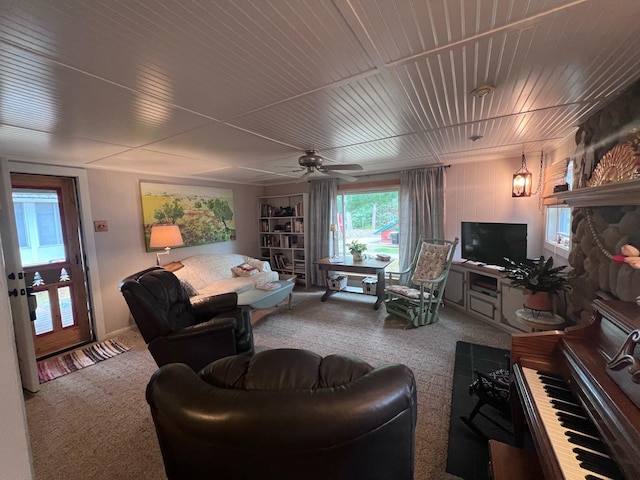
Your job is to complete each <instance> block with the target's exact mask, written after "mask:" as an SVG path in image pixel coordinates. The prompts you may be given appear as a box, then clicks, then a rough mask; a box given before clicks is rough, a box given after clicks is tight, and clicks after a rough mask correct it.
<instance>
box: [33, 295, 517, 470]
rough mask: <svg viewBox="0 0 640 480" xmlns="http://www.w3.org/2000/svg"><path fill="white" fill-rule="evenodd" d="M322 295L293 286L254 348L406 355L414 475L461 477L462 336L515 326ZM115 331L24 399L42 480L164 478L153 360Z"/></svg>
mask: <svg viewBox="0 0 640 480" xmlns="http://www.w3.org/2000/svg"><path fill="white" fill-rule="evenodd" d="M321 295H322V292H320V291H309V292H307V291H301V292H298V291H296V292H295V293H294V308H293V310H287V309H286V306H283V307H280V308H278V309H275V310H273V311H270V312H269V313H267V314H266V315H262V316H261V318H259V319H258V320H257V321H256V323H255V325H254V332H255V344H256V349H257V350H264V349H267V348H306V349H309V350H313V351H315V352H317V353H318V354H320V355H327V354H330V353H343V354H349V355H354V356H357V357H360V358H362V359H364V360H366V361H368V362H369V363H371V364H372V365H376V366H377V365H382V364H385V363H391V362H401V363H404V364H406V365H408V366H409V367H410V368H411V369H412V370H413V372H414V375H415V376H416V380H417V384H418V404H419V410H418V428H417V440H416V458H415V461H416V475H415V478H416V479H421V480H423V479H452V478H455V477H453V476H451V475H449V474H447V473H445V465H446V455H447V436H448V428H449V408H450V398H451V386H452V374H453V363H454V353H455V344H456V341H457V340H463V341H467V342H473V343H480V344H484V345H490V346H494V347H501V348H509V335H508V334H507V333H504V332H502V331H499V330H496V329H494V328H493V327H491V326H489V325H487V324H485V323H483V322H480V321H478V320H474V319H471V318H469V317H467V316H466V315H464V314H461V313H459V312H456V311H454V310H450V309H447V308H445V309H442V310H441V315H440V316H441V320H440V322H439V323H437V324H434V325H428V326H425V327H420V328H419V329H413V330H404V329H402V324H401V322H400V321H398V320H391V321H387V322H385V317H386V313H385V311H384V308H382V309H381V310H379V311H377V312H376V311H374V310H373V309H372V305H373V297H368V296H362V295H356V294H346V293H340V294H336V295H334V296H332V297H331V298H330V299H329V300H328V301H327V302H325V303H322V302H320V297H321ZM257 317H260V315H259V316H257ZM118 340H121V341H122V342H124V343H126V344H127V345H130V346H131V350H130V351H129V352H125V353H123V354H121V355H118V356H117V357H114V358H112V359H110V360H109V361H108V362H101V363H99V364H97V365H95V366H93V367H92V368H88V369H83V370H79V371H77V372H74V373H72V374H69V375H66V376H64V377H60V378H57V379H55V380H53V381H51V382H48V383H46V384H44V385H42V390H41V391H40V392H39V393H38V394H37V395H35V396H29V398H27V399H26V409H27V420H28V424H29V431H30V435H31V445H32V451H33V457H34V464H35V471H36V476H37V478H38V479H39V480H48V479H60V478H65V479H68V480H76V479H77V480H80V479H86V478H92V477H93V478H110V479H135V480H144V479H149V480H152V479H161V478H164V470H163V467H162V458H161V456H160V451H159V448H158V445H157V441H156V437H155V431H154V427H153V422H152V420H151V416H150V414H149V410H148V406H147V404H146V401H145V398H144V391H145V387H146V384H147V381H148V379H149V377H150V375H151V374H152V373H153V372H154V371H155V369H156V366H155V363H154V362H153V360H152V358H151V356H150V355H149V353H148V352H147V350H146V347H145V345H144V343H143V342H142V339H141V338H140V336H139V334H138V333H137V332H135V331H132V332H131V333H130V334H127V335H121V336H119V337H118Z"/></svg>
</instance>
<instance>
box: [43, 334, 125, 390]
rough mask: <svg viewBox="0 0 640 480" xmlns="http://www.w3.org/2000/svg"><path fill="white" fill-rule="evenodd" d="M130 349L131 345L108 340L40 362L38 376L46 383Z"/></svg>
mask: <svg viewBox="0 0 640 480" xmlns="http://www.w3.org/2000/svg"><path fill="white" fill-rule="evenodd" d="M127 350H129V347H128V346H126V345H124V344H122V343H120V342H117V341H115V340H106V341H104V342H102V343H96V344H94V345H90V346H88V347H85V348H82V349H78V350H74V351H73V352H70V353H66V354H64V355H60V356H58V357H54V358H48V359H46V360H42V361H41V362H38V378H39V379H40V383H46V382H48V381H49V380H53V379H54V378H58V377H61V376H62V375H66V374H67V373H71V372H75V371H77V370H80V369H81V368H84V367H89V366H91V365H95V364H96V363H98V362H101V361H103V360H106V359H107V358H112V357H115V356H116V355H120V354H121V353H124V352H126V351H127Z"/></svg>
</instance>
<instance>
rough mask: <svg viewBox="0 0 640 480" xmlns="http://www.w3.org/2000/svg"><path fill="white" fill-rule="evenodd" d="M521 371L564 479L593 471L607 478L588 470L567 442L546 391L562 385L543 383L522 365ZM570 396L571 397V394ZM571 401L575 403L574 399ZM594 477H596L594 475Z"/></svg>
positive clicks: (567, 479) (581, 477) (553, 392)
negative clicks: (551, 385) (552, 385)
mask: <svg viewBox="0 0 640 480" xmlns="http://www.w3.org/2000/svg"><path fill="white" fill-rule="evenodd" d="M522 373H523V375H524V379H525V381H526V383H527V385H528V386H529V390H530V391H531V394H532V396H533V399H534V403H535V407H536V409H537V411H538V414H539V415H540V417H541V420H542V424H543V427H544V430H545V431H546V433H547V437H548V439H549V441H550V443H551V446H552V448H553V451H554V453H555V455H556V458H557V460H558V465H559V466H560V468H561V470H562V473H563V475H564V477H565V479H566V480H577V479H580V480H582V479H584V478H586V476H587V475H589V474H594V473H596V474H598V475H604V478H607V476H606V474H603V473H601V472H594V471H593V470H589V466H588V465H583V463H584V462H580V461H579V460H578V458H577V454H576V453H575V452H574V451H573V449H574V448H575V445H574V444H572V443H571V442H569V441H568V438H567V436H566V435H565V433H566V432H567V431H568V429H567V428H565V427H563V426H562V425H560V421H559V419H558V417H557V415H556V413H557V412H558V410H557V409H556V408H555V407H554V406H553V405H552V403H551V401H552V400H553V398H551V397H550V394H549V393H548V392H549V390H550V391H551V393H552V394H554V395H557V394H559V391H560V390H563V389H562V387H560V388H553V387H550V386H549V385H544V384H543V383H542V382H541V381H540V379H539V376H538V373H537V372H536V371H535V370H533V369H530V368H526V367H523V368H522ZM566 393H567V392H564V397H565V398H567V395H566ZM571 397H572V398H573V395H571ZM570 402H571V400H570ZM571 403H574V404H576V402H575V399H574V400H573V402H571ZM576 405H577V404H576ZM576 433H581V432H576ZM596 478H598V477H597V476H596Z"/></svg>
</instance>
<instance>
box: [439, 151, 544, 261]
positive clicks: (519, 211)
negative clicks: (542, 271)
mask: <svg viewBox="0 0 640 480" xmlns="http://www.w3.org/2000/svg"><path fill="white" fill-rule="evenodd" d="M531 158H534V156H531ZM520 164H521V159H520V158H519V157H516V158H513V159H510V160H508V161H507V160H496V161H490V162H475V163H465V164H456V165H452V166H451V168H449V169H447V170H446V173H445V178H446V185H445V225H444V230H445V237H446V238H454V237H458V239H461V238H460V235H461V232H460V228H461V227H460V224H461V222H468V221H472V222H501V223H526V224H527V225H528V228H527V257H528V258H535V257H539V256H540V255H542V253H543V252H542V243H543V242H542V239H543V235H544V222H543V220H544V213H543V211H542V210H539V209H538V196H531V197H528V198H513V197H512V196H511V182H512V180H513V174H514V172H515V171H516V170H518V168H520ZM527 167H528V169H529V171H531V173H532V174H533V185H534V187H533V190H534V191H535V189H536V186H537V184H538V178H539V175H540V172H539V163H537V161H535V162H533V161H532V162H528V163H527ZM456 258H460V245H459V244H458V249H457V251H456Z"/></svg>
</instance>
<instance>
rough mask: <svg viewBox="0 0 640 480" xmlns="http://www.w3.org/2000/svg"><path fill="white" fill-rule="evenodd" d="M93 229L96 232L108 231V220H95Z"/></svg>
mask: <svg viewBox="0 0 640 480" xmlns="http://www.w3.org/2000/svg"><path fill="white" fill-rule="evenodd" d="M93 230H94V231H95V232H108V231H109V223H108V222H107V221H106V220H96V221H94V222H93Z"/></svg>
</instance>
